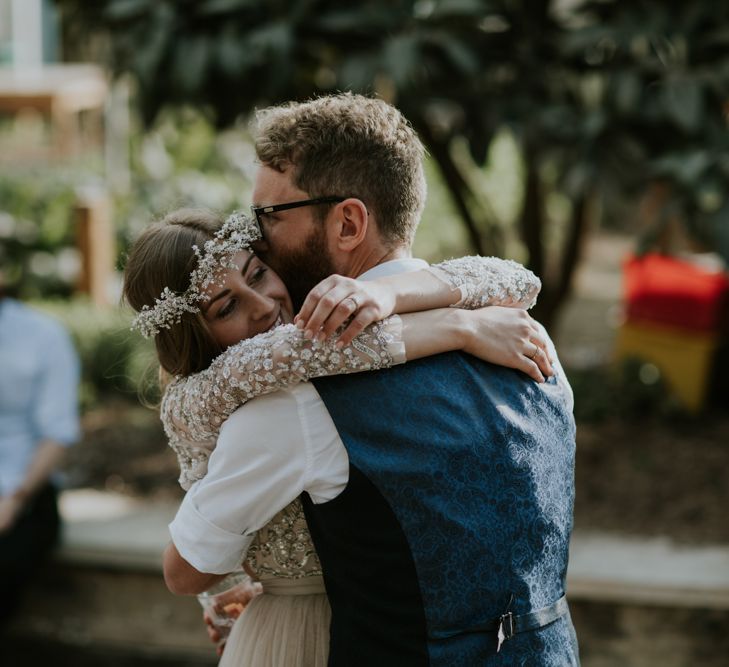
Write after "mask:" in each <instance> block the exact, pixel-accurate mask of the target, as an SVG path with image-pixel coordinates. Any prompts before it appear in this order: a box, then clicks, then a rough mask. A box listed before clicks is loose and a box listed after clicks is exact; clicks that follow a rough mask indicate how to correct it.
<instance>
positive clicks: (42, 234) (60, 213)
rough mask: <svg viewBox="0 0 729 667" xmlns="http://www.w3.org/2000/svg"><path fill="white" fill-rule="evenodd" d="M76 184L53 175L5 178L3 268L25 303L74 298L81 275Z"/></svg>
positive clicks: (1, 191) (0, 231)
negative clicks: (69, 296)
mask: <svg viewBox="0 0 729 667" xmlns="http://www.w3.org/2000/svg"><path fill="white" fill-rule="evenodd" d="M75 201H76V189H75V183H74V180H73V178H72V177H71V176H70V175H69V174H68V173H66V172H63V171H60V170H53V169H48V168H45V169H37V170H23V171H15V172H14V173H12V174H11V173H10V171H9V170H5V171H4V172H3V174H2V176H0V266H1V267H2V269H3V273H4V274H5V279H6V280H7V281H8V283H9V284H10V285H19V286H20V290H19V291H20V292H21V294H22V296H23V297H24V298H40V297H41V296H43V297H44V298H47V297H48V296H54V297H56V296H59V297H60V296H68V295H69V294H71V292H72V290H73V284H74V282H75V280H76V276H77V273H78V266H79V259H78V253H77V250H76V247H75V240H76V239H75V220H74V216H75V210H74V204H75Z"/></svg>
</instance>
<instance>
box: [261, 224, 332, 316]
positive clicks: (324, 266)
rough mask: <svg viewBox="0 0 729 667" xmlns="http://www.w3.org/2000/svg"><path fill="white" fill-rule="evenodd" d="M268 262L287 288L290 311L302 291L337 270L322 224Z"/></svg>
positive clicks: (300, 300) (296, 307)
mask: <svg viewBox="0 0 729 667" xmlns="http://www.w3.org/2000/svg"><path fill="white" fill-rule="evenodd" d="M263 260H264V261H265V262H266V263H268V264H269V265H270V266H272V267H273V269H274V270H275V271H276V272H277V273H278V275H279V276H280V277H281V280H283V281H284V284H285V285H286V287H287V288H288V290H289V294H290V295H291V301H292V302H293V304H294V311H298V310H299V309H300V308H301V306H302V304H303V303H304V299H306V295H307V294H308V293H309V292H310V291H311V289H312V287H315V286H316V285H318V284H319V283H320V282H321V281H322V280H324V278H328V277H329V276H331V275H332V274H334V273H337V270H336V268H335V267H334V262H333V261H332V258H331V256H330V255H329V250H328V249H327V245H326V234H325V230H324V226H323V225H322V226H321V227H320V228H317V229H315V230H314V232H313V233H312V234H311V236H309V238H308V239H306V242H305V243H304V246H303V247H302V248H299V249H296V250H293V251H289V252H288V253H287V254H285V255H284V254H278V255H277V256H276V257H275V258H274V259H272V260H271V261H268V260H269V258H268V257H264V258H263Z"/></svg>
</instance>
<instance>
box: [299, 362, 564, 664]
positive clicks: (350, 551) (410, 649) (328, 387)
mask: <svg viewBox="0 0 729 667" xmlns="http://www.w3.org/2000/svg"><path fill="white" fill-rule="evenodd" d="M556 368H557V372H558V375H557V377H555V378H551V379H550V380H549V381H548V382H546V383H544V384H537V383H535V382H534V381H532V380H530V379H529V378H527V377H526V376H525V375H523V374H521V373H519V372H517V371H514V370H510V369H506V368H502V367H498V366H494V365H491V364H488V363H485V362H482V361H480V360H478V359H475V358H474V357H471V356H469V355H466V354H461V353H449V354H443V355H438V356H436V357H430V358H428V359H423V360H420V361H416V362H411V363H408V364H406V365H404V366H399V367H397V368H392V369H389V370H386V371H378V372H373V373H365V374H359V375H355V376H336V377H329V378H322V379H319V380H316V381H315V384H316V387H317V389H318V391H319V393H320V394H321V397H322V399H323V400H324V403H325V405H326V407H327V409H328V411H329V413H330V414H331V416H332V419H333V421H334V424H335V426H336V427H337V430H338V431H339V434H340V436H341V437H342V440H343V442H344V444H345V447H346V449H347V453H348V455H349V460H350V479H349V483H348V486H347V488H346V489H345V491H344V492H343V493H342V494H341V495H340V496H339V497H337V498H335V499H334V500H333V501H330V502H328V503H324V504H320V505H314V504H312V503H311V502H310V500H309V499H308V497H306V495H305V496H304V497H303V501H304V507H305V511H306V514H307V519H308V522H309V526H310V529H311V532H312V537H313V539H314V543H315V545H316V547H317V551H318V552H319V555H320V557H321V560H322V565H323V568H324V577H325V582H326V585H327V593H328V595H329V597H330V601H331V604H332V616H333V619H332V626H331V657H330V665H342V666H344V665H346V666H347V667H350V666H354V665H377V666H378V667H382V666H383V665H393V667H394V666H395V665H398V666H401V665H428V664H430V665H434V666H438V667H440V666H443V667H454V666H457V665H464V666H465V667H470V666H475V665H528V666H529V667H540V666H545V667H546V666H552V665H554V666H557V665H559V666H560V667H563V666H565V665H576V664H578V657H577V643H576V639H575V634H574V629H573V627H572V623H571V620H570V617H569V614H568V615H567V616H564V617H562V618H561V619H559V620H557V621H555V622H553V623H552V624H550V625H548V626H546V627H543V628H540V629H538V630H533V631H528V632H524V633H520V634H517V635H516V636H515V637H514V638H513V639H511V640H509V641H507V642H506V643H505V644H504V645H503V647H502V648H501V650H500V652H498V653H497V651H496V644H497V641H496V633H495V632H493V631H490V632H488V631H479V630H478V627H479V626H482V625H484V624H487V623H488V622H490V621H492V620H493V619H496V618H498V617H499V616H500V615H501V614H502V613H504V612H505V611H506V610H507V607H509V605H510V607H509V609H510V610H511V611H512V612H513V613H514V614H517V615H518V614H525V613H529V612H531V611H534V610H537V609H540V608H543V607H545V606H547V605H550V604H552V603H553V602H555V601H556V600H557V599H559V598H560V597H561V596H562V595H563V594H564V593H565V574H566V570H567V557H568V545H569V539H570V533H571V529H572V507H573V499H574V452H575V425H574V420H573V417H572V393H571V390H570V389H569V385H568V384H567V382H566V379H565V378H564V375H563V373H562V370H561V368H559V366H558V365H557V367H556ZM512 596H513V600H512ZM510 601H511V604H510Z"/></svg>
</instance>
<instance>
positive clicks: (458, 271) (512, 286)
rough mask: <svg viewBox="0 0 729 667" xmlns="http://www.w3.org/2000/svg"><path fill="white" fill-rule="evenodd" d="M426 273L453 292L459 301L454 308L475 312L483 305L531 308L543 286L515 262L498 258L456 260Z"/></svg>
mask: <svg viewBox="0 0 729 667" xmlns="http://www.w3.org/2000/svg"><path fill="white" fill-rule="evenodd" d="M428 270H429V271H430V272H431V273H432V274H433V275H435V276H437V277H438V278H440V279H441V280H443V281H444V282H445V283H447V284H448V285H450V286H451V287H452V288H453V289H459V290H460V292H461V299H460V301H458V303H455V304H453V307H454V308H466V309H468V310H476V309H477V308H483V307H484V306H514V307H519V308H527V309H528V308H531V307H532V306H533V305H534V304H535V303H536V302H537V295H538V294H539V290H541V288H542V283H541V281H540V280H539V278H537V276H535V275H534V274H533V273H532V272H531V271H530V270H529V269H527V268H525V267H524V266H522V265H521V264H519V263H518V262H514V261H512V260H509V259H500V258H499V257H479V256H472V257H459V258H457V259H449V260H447V261H445V262H440V263H439V264H433V265H432V266H430V267H429V268H428Z"/></svg>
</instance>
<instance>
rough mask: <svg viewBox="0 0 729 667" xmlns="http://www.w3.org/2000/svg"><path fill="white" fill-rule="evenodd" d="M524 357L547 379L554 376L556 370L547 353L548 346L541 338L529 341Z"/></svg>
mask: <svg viewBox="0 0 729 667" xmlns="http://www.w3.org/2000/svg"><path fill="white" fill-rule="evenodd" d="M524 357H525V358H526V359H527V360H529V362H531V363H533V364H534V365H535V366H536V367H537V368H538V369H539V371H540V373H541V374H542V375H544V376H545V377H551V376H552V375H554V368H552V364H551V359H550V358H549V354H548V352H547V344H546V342H545V341H544V340H543V339H542V338H541V337H539V338H536V337H534V338H530V339H529V341H528V343H527V350H526V351H525V352H524Z"/></svg>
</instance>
